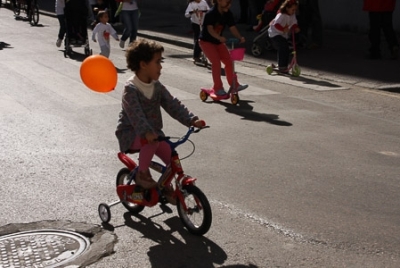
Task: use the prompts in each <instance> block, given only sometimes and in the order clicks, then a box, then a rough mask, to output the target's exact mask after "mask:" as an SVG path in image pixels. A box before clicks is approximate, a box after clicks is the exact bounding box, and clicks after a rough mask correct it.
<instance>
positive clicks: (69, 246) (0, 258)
mask: <svg viewBox="0 0 400 268" xmlns="http://www.w3.org/2000/svg"><path fill="white" fill-rule="evenodd" d="M89 245H90V242H89V240H88V239H87V238H86V237H84V236H82V235H80V234H78V233H74V232H68V231H64V230H35V231H27V232H20V233H14V234H10V235H6V236H2V237H0V267H2V268H3V267H4V268H17V267H18V268H22V267H37V268H38V267H58V266H60V265H62V264H65V263H67V262H69V261H71V260H73V259H75V258H76V257H78V256H79V255H80V254H82V253H83V252H84V251H85V250H86V249H87V248H88V247H89Z"/></svg>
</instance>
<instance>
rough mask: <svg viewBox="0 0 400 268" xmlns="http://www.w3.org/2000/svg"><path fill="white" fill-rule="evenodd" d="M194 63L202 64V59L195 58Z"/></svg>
mask: <svg viewBox="0 0 400 268" xmlns="http://www.w3.org/2000/svg"><path fill="white" fill-rule="evenodd" d="M193 61H194V63H201V59H200V58H193Z"/></svg>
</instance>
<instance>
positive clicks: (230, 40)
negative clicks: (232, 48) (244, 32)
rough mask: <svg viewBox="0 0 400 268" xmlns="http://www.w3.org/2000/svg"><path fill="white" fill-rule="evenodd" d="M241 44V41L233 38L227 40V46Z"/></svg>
mask: <svg viewBox="0 0 400 268" xmlns="http://www.w3.org/2000/svg"><path fill="white" fill-rule="evenodd" d="M239 42H240V39H238V38H234V37H232V38H228V39H227V40H226V42H225V44H227V45H229V44H239Z"/></svg>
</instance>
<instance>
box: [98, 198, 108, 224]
mask: <svg viewBox="0 0 400 268" xmlns="http://www.w3.org/2000/svg"><path fill="white" fill-rule="evenodd" d="M98 211H99V216H100V219H101V221H102V222H104V223H108V222H109V221H110V220H111V212H110V206H109V205H107V204H105V203H101V204H100V205H99V209H98Z"/></svg>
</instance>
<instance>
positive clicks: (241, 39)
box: [239, 36, 246, 44]
mask: <svg viewBox="0 0 400 268" xmlns="http://www.w3.org/2000/svg"><path fill="white" fill-rule="evenodd" d="M244 42H246V39H244V37H243V36H242V37H240V38H239V43H240V44H243V43H244Z"/></svg>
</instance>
